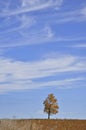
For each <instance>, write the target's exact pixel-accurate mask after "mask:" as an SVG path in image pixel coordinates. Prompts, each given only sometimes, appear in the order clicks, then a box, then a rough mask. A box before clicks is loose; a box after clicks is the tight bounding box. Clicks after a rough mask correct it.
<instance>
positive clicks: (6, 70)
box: [0, 56, 86, 92]
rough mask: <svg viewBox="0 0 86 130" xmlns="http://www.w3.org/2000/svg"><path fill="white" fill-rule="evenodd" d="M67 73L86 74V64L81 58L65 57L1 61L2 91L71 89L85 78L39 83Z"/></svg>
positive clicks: (0, 84)
mask: <svg viewBox="0 0 86 130" xmlns="http://www.w3.org/2000/svg"><path fill="white" fill-rule="evenodd" d="M65 72H68V73H70V72H72V73H73V72H86V62H85V61H84V60H83V59H82V58H81V59H80V58H78V57H73V56H64V57H58V58H50V59H49V58H47V59H44V60H41V61H36V62H29V61H28V62H23V61H14V60H11V59H5V58H4V59H3V58H1V59H0V91H1V92H5V91H13V90H22V89H33V88H34V89H36V88H41V87H46V86H59V87H57V88H61V87H62V88H69V87H71V86H72V87H73V86H75V85H74V84H77V83H79V81H83V80H85V78H84V77H74V78H69V77H66V78H65V79H60V80H52V81H49V80H48V81H47V82H45V81H43V82H38V81H34V80H39V79H40V78H45V77H48V78H49V77H51V76H56V75H57V74H59V73H65Z"/></svg>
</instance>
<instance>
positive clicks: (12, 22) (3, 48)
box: [0, 0, 86, 119]
mask: <svg viewBox="0 0 86 130" xmlns="http://www.w3.org/2000/svg"><path fill="white" fill-rule="evenodd" d="M85 26H86V1H85V0H83V1H82V0H75V1H69V0H47V1H45V0H41V1H40V0H18V1H17V0H14V1H11V0H6V1H5V0H3V1H2V0H1V1H0V119H1V118H13V117H16V118H22V119H23V118H47V114H46V113H44V112H43V109H44V106H43V101H44V100H45V98H46V97H47V96H48V94H50V93H53V94H54V95H55V97H56V99H57V100H58V105H59V113H57V114H56V115H53V116H51V118H55V119H56V118H61V119H65V118H66V119H86V29H85V28H86V27H85Z"/></svg>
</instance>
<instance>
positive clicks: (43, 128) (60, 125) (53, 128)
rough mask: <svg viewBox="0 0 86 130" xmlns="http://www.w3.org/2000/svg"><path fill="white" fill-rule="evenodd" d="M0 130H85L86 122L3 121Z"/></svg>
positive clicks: (0, 123) (66, 120)
mask: <svg viewBox="0 0 86 130" xmlns="http://www.w3.org/2000/svg"><path fill="white" fill-rule="evenodd" d="M0 130H86V120H68V119H63V120H61V119H49V120H48V119H15V120H14V119H13V120H11V119H3V120H0Z"/></svg>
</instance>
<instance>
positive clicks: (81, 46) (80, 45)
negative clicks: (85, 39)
mask: <svg viewBox="0 0 86 130" xmlns="http://www.w3.org/2000/svg"><path fill="white" fill-rule="evenodd" d="M71 47H76V48H86V44H85V43H84V44H83V43H82V44H76V45H72V46H71Z"/></svg>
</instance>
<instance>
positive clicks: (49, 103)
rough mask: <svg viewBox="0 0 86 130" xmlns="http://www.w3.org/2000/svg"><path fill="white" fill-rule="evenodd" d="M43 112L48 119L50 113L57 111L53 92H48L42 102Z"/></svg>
mask: <svg viewBox="0 0 86 130" xmlns="http://www.w3.org/2000/svg"><path fill="white" fill-rule="evenodd" d="M43 104H44V112H46V113H47V114H48V119H50V115H51V114H56V113H58V109H59V106H58V104H57V99H56V98H55V96H54V95H53V94H49V95H48V97H47V98H46V99H45V101H44V102H43Z"/></svg>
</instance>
